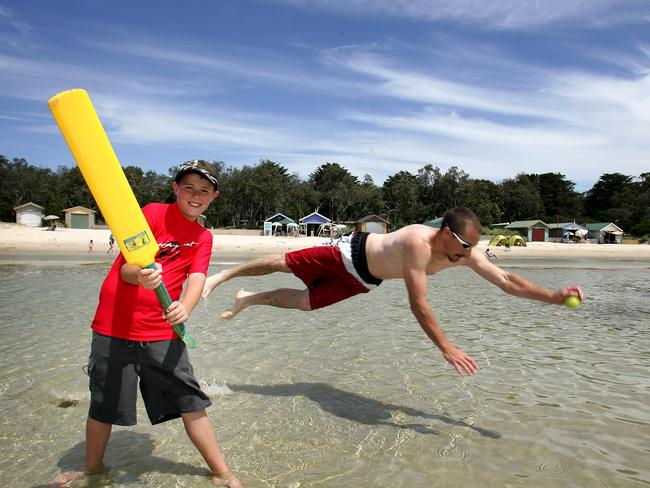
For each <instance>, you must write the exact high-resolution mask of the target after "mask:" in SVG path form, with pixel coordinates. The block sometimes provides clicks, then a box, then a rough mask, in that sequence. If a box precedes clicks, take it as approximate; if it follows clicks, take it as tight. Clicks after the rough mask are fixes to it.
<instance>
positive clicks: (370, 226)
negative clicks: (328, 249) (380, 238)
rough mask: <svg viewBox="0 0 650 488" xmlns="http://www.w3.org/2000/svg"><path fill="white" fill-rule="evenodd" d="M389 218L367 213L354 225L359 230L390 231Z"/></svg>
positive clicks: (377, 232)
mask: <svg viewBox="0 0 650 488" xmlns="http://www.w3.org/2000/svg"><path fill="white" fill-rule="evenodd" d="M388 224H389V222H388V220H386V219H384V218H382V217H380V216H379V215H374V214H373V215H366V216H365V217H363V218H361V219H359V220H357V221H356V222H354V227H355V229H356V230H357V231H358V232H374V233H375V234H386V233H388Z"/></svg>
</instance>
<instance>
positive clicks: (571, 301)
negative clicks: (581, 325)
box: [564, 295, 582, 308]
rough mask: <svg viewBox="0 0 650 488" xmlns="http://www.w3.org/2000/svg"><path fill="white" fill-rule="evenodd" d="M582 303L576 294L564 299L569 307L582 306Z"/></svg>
mask: <svg viewBox="0 0 650 488" xmlns="http://www.w3.org/2000/svg"><path fill="white" fill-rule="evenodd" d="M580 303H582V302H581V301H580V298H578V297H577V296H576V295H571V296H569V297H566V298H565V299H564V304H565V305H566V307H567V308H578V307H579V306H580Z"/></svg>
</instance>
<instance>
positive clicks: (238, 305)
mask: <svg viewBox="0 0 650 488" xmlns="http://www.w3.org/2000/svg"><path fill="white" fill-rule="evenodd" d="M251 295H255V293H252V292H250V291H244V289H243V288H241V289H240V290H239V291H238V292H237V293H235V303H234V304H233V306H232V307H230V308H229V309H228V310H226V311H225V312H224V313H222V314H221V320H230V319H232V318H233V317H234V316H235V315H237V314H238V313H239V312H241V311H242V310H244V309H245V308H246V307H248V305H250V300H247V297H249V296H251Z"/></svg>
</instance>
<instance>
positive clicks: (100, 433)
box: [47, 417, 113, 488]
mask: <svg viewBox="0 0 650 488" xmlns="http://www.w3.org/2000/svg"><path fill="white" fill-rule="evenodd" d="M112 429H113V426H112V425H111V424H105V423H104V422H99V421H97V420H94V419H92V418H90V417H88V420H87V421H86V467H85V468H84V470H83V471H69V472H67V473H61V474H60V475H58V476H57V477H56V478H54V479H53V480H52V481H50V482H49V483H48V485H47V486H51V487H59V488H65V487H67V486H70V483H72V482H73V481H74V480H76V479H77V478H81V477H82V476H83V475H85V474H94V473H98V472H99V471H101V470H102V469H103V467H104V464H103V462H102V461H103V459H104V453H105V452H106V445H107V444H108V439H109V438H110V436H111V430H112Z"/></svg>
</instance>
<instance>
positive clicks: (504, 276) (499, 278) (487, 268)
mask: <svg viewBox="0 0 650 488" xmlns="http://www.w3.org/2000/svg"><path fill="white" fill-rule="evenodd" d="M468 266H469V267H470V268H472V269H473V270H474V271H475V272H476V273H478V274H479V275H481V276H482V277H483V278H485V279H486V280H488V281H489V282H490V283H492V284H494V285H496V286H498V287H499V288H501V289H502V290H503V291H505V292H506V293H509V294H510V295H515V296H518V297H522V298H528V299H529V300H538V301H540V302H546V303H552V304H555V305H562V304H563V303H564V299H565V298H566V297H569V296H577V297H579V298H580V300H584V293H583V291H582V289H581V288H580V287H579V286H576V285H568V286H565V287H563V288H560V289H559V290H557V291H551V290H547V289H546V288H542V287H541V286H538V285H536V284H534V283H531V282H530V281H528V280H526V279H525V278H524V277H523V276H520V275H518V274H516V273H510V272H508V271H505V270H503V269H501V268H499V267H498V266H496V265H495V264H494V263H492V262H490V261H489V260H488V259H487V258H486V257H485V256H483V255H482V254H481V253H472V255H471V257H470V259H469V260H468Z"/></svg>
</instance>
